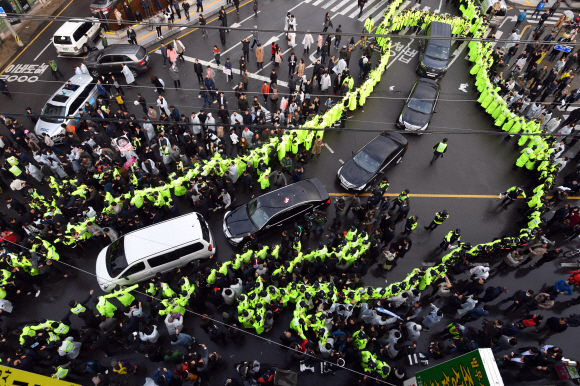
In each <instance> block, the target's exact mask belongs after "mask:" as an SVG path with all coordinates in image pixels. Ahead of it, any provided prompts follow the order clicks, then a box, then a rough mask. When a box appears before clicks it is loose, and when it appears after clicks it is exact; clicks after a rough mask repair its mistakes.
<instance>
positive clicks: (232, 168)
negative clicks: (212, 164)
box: [228, 136, 239, 184]
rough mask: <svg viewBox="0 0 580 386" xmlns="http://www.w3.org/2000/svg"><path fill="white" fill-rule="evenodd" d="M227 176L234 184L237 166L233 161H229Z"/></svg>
mask: <svg viewBox="0 0 580 386" xmlns="http://www.w3.org/2000/svg"><path fill="white" fill-rule="evenodd" d="M236 137H237V136H236ZM228 176H229V177H230V180H232V184H235V183H236V181H237V180H238V177H239V175H238V167H237V166H236V164H235V163H233V162H231V163H230V166H229V167H228Z"/></svg>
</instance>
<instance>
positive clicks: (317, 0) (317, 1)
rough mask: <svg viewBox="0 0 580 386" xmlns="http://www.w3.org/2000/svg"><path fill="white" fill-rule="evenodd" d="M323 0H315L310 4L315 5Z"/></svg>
mask: <svg viewBox="0 0 580 386" xmlns="http://www.w3.org/2000/svg"><path fill="white" fill-rule="evenodd" d="M323 1H324V0H316V1H315V2H314V3H312V5H314V6H315V7H316V6H317V5H318V4H320V3H322V2H323Z"/></svg>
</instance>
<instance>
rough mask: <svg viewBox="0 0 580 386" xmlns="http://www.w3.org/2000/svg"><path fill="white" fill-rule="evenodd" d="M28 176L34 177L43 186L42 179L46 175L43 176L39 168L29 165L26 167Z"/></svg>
mask: <svg viewBox="0 0 580 386" xmlns="http://www.w3.org/2000/svg"><path fill="white" fill-rule="evenodd" d="M26 174H28V175H30V176H32V178H34V179H35V180H36V181H38V182H40V185H42V184H43V180H42V179H43V177H44V174H42V172H41V171H40V169H39V168H37V167H36V166H34V165H33V164H28V165H27V166H26Z"/></svg>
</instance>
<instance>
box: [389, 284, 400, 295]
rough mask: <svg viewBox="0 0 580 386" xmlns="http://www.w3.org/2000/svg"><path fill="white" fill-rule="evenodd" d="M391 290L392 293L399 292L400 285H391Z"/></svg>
mask: <svg viewBox="0 0 580 386" xmlns="http://www.w3.org/2000/svg"><path fill="white" fill-rule="evenodd" d="M391 292H392V293H395V292H399V287H397V286H396V285H395V284H393V285H392V286H391Z"/></svg>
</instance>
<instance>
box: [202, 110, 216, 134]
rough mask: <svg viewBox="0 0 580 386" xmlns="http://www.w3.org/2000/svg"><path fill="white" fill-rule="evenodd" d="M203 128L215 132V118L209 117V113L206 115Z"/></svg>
mask: <svg viewBox="0 0 580 386" xmlns="http://www.w3.org/2000/svg"><path fill="white" fill-rule="evenodd" d="M205 127H206V128H207V129H208V130H209V131H211V132H214V133H215V132H216V130H217V126H216V125H215V118H214V117H213V116H212V115H211V113H207V118H206V120H205Z"/></svg>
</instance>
